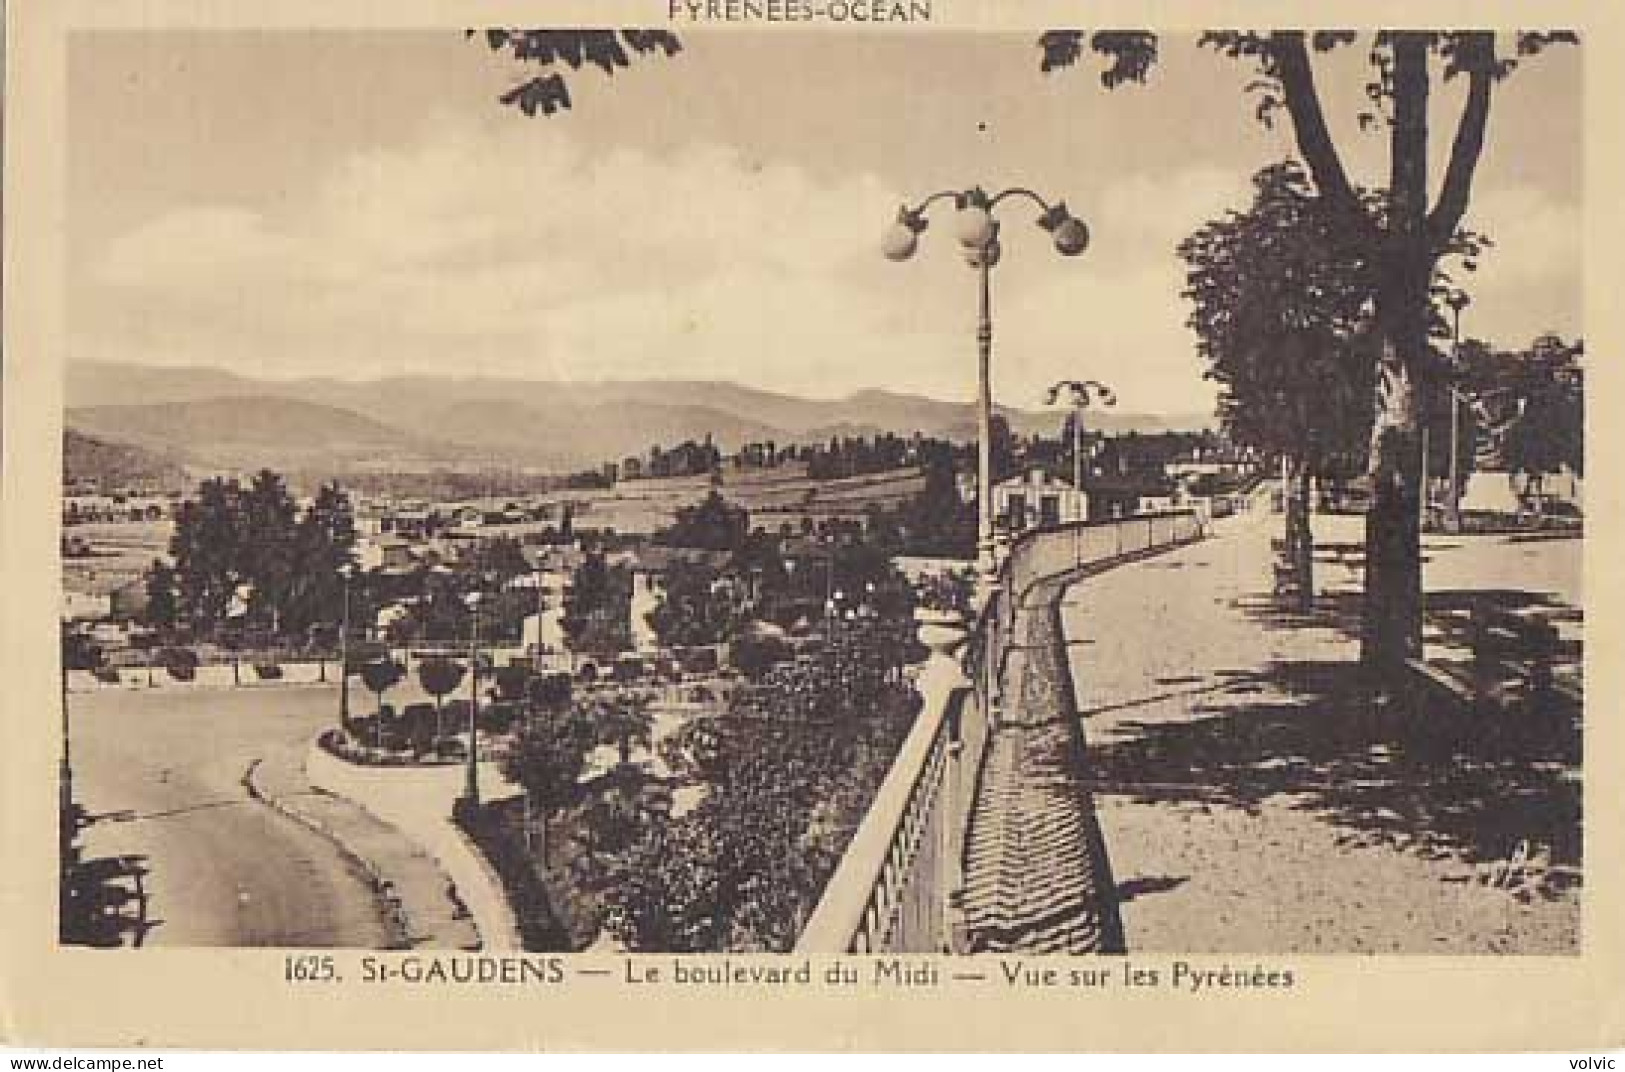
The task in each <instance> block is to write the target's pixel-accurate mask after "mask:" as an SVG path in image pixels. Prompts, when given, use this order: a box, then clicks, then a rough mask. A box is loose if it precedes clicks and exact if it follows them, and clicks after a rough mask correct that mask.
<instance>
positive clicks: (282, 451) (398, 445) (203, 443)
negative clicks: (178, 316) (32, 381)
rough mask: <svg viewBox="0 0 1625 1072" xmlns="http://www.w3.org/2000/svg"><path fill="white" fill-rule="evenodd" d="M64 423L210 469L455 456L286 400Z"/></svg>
mask: <svg viewBox="0 0 1625 1072" xmlns="http://www.w3.org/2000/svg"><path fill="white" fill-rule="evenodd" d="M64 420H65V424H66V426H67V427H68V428H69V429H71V430H74V431H77V432H81V433H84V434H86V435H89V436H92V437H95V438H97V439H102V440H115V441H120V442H123V443H128V444H133V445H135V446H137V447H143V448H146V449H147V450H149V451H154V452H158V453H160V454H167V455H170V456H173V457H178V458H181V459H184V460H185V461H186V462H188V463H189V464H192V465H197V466H200V467H205V468H225V469H253V468H258V467H260V466H266V465H268V466H271V467H273V468H278V469H294V468H299V467H301V466H303V465H308V464H311V463H315V462H320V463H325V464H329V465H336V464H341V463H343V464H350V465H370V464H378V463H383V462H389V463H400V464H405V463H409V462H422V463H428V462H434V461H439V462H451V461H455V460H456V459H457V458H458V457H459V452H458V451H456V450H455V449H454V448H452V447H450V446H449V445H447V444H444V443H439V442H436V441H433V440H430V439H428V438H427V437H421V436H416V435H413V434H411V433H409V432H405V431H402V430H400V429H396V428H390V427H388V426H386V425H383V424H380V423H379V422H377V421H373V420H370V419H368V418H366V417H363V416H361V415H359V414H356V413H352V412H350V411H348V410H344V409H339V408H337V407H334V406H322V405H316V404H314V403H309V402H300V401H296V400H292V399H285V398H267V397H238V398H206V399H197V400H192V401H185V402H154V403H149V404H138V405H105V406H86V407H82V408H74V409H69V410H68V412H67V414H66V416H65V419H64Z"/></svg>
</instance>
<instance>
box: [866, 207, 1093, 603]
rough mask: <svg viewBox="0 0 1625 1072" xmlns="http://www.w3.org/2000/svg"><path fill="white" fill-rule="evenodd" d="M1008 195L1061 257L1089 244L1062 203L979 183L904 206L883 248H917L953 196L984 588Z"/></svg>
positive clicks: (989, 566) (993, 568)
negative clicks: (969, 354) (972, 340)
mask: <svg viewBox="0 0 1625 1072" xmlns="http://www.w3.org/2000/svg"><path fill="white" fill-rule="evenodd" d="M1010 198H1024V199H1026V200H1028V201H1031V202H1033V203H1034V204H1036V205H1037V206H1038V207H1039V209H1040V210H1041V214H1040V215H1039V217H1038V220H1037V222H1038V226H1039V227H1040V228H1042V229H1043V230H1045V231H1047V232H1049V234H1050V236H1051V240H1052V241H1053V242H1054V244H1055V250H1056V252H1057V253H1059V254H1061V256H1063V257H1076V256H1077V255H1078V254H1080V253H1082V252H1083V251H1084V249H1086V248H1087V247H1088V245H1089V228H1088V227H1086V226H1085V225H1084V223H1083V221H1082V220H1080V219H1078V218H1077V217H1076V216H1074V215H1072V213H1071V212H1070V211H1069V210H1068V209H1067V207H1066V204H1065V202H1061V201H1057V202H1055V203H1054V204H1053V205H1052V204H1050V203H1049V202H1048V201H1046V200H1044V198H1042V197H1040V196H1039V195H1038V194H1036V193H1034V192H1033V191H1031V190H1027V189H1024V188H1021V187H1011V188H1009V189H1007V190H1001V191H1000V192H999V193H997V194H994V195H992V196H989V195H988V194H987V192H986V191H984V190H983V189H982V188H981V187H980V186H976V187H972V188H971V189H969V190H943V191H940V192H938V193H934V194H932V195H931V196H930V197H927V198H926V199H925V200H923V201H921V202H920V203H919V204H917V205H914V206H912V207H911V206H909V205H904V206H903V207H902V208H900V209H899V210H898V212H897V220H896V222H895V223H894V224H893V225H892V227H891V229H890V230H889V231H888V232H887V233H886V236H885V239H884V241H883V242H882V244H881V251H882V252H883V253H885V255H886V257H887V258H888V259H890V260H894V261H905V260H907V259H908V258H910V257H912V256H913V255H914V251H915V250H916V249H917V248H918V247H919V238H920V235H921V234H922V233H924V231H925V229H926V212H927V210H929V209H930V208H931V206H933V205H935V204H937V203H939V202H942V201H949V200H951V201H953V203H954V208H955V209H956V210H957V215H956V216H955V218H954V228H953V230H954V236H955V237H956V238H958V239H959V244H960V246H961V247H962V249H963V251H964V254H965V259H966V260H967V261H968V262H969V264H970V266H971V267H972V268H974V269H976V272H977V277H978V284H979V286H978V289H977V318H976V343H977V365H976V373H977V375H976V434H977V458H976V467H977V493H976V499H977V501H976V511H977V520H976V544H977V570H978V572H979V573H980V574H981V579H982V584H983V591H984V593H985V592H986V591H988V590H990V589H991V586H992V583H993V579H994V577H995V575H996V573H997V571H998V563H997V561H996V559H995V551H994V542H993V391H992V384H991V380H990V375H989V372H990V370H989V366H990V364H991V361H992V357H993V320H992V315H991V311H990V304H991V303H990V289H991V288H990V282H991V275H992V270H993V266H994V265H995V264H997V263H998V262H999V256H1000V254H1001V253H1002V252H1003V247H1002V246H1001V245H1000V243H999V221H998V219H997V218H996V209H997V208H998V206H999V205H1000V204H1001V203H1003V202H1004V201H1006V200H1008V199H1010Z"/></svg>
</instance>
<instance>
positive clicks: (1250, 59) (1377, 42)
mask: <svg viewBox="0 0 1625 1072" xmlns="http://www.w3.org/2000/svg"><path fill="white" fill-rule="evenodd" d="M1142 38H1143V35H1126V38H1120V37H1113V36H1110V35H1105V34H1096V35H1094V36H1093V37H1090V38H1089V39H1088V44H1089V47H1090V48H1091V49H1092V50H1093V51H1095V52H1097V53H1099V54H1101V55H1103V56H1106V57H1107V58H1109V59H1110V60H1112V61H1113V63H1114V68H1113V69H1115V67H1116V66H1121V67H1122V68H1123V70H1124V71H1125V72H1127V74H1128V76H1129V77H1128V78H1124V77H1115V78H1113V79H1108V80H1107V81H1108V85H1115V84H1120V83H1121V82H1123V81H1125V80H1132V78H1133V76H1134V75H1139V76H1141V77H1142V78H1143V75H1144V73H1145V71H1146V69H1147V68H1148V66H1149V63H1150V59H1151V58H1154V56H1155V52H1154V50H1150V51H1149V52H1148V49H1147V47H1146V44H1145V42H1144V40H1143V39H1142ZM1358 39H1359V38H1358V35H1357V34H1355V33H1354V32H1352V31H1347V30H1322V31H1317V32H1313V33H1310V32H1306V31H1302V30H1277V31H1272V32H1267V33H1264V32H1255V31H1244V30H1223V31H1213V32H1209V33H1205V34H1203V35H1202V36H1201V38H1200V45H1201V46H1202V47H1204V48H1210V49H1213V50H1215V51H1217V52H1218V53H1220V54H1221V55H1224V56H1227V57H1229V58H1231V59H1234V60H1237V61H1240V62H1244V63H1251V64H1252V65H1254V68H1255V70H1256V72H1257V75H1258V77H1257V78H1255V79H1254V81H1253V82H1252V83H1251V84H1250V85H1249V87H1248V88H1249V91H1250V92H1251V93H1252V94H1253V95H1254V97H1255V99H1256V113H1257V115H1258V118H1259V120H1260V121H1261V122H1264V123H1270V122H1273V120H1274V117H1275V116H1276V115H1277V114H1278V113H1279V112H1281V111H1285V112H1286V113H1287V115H1288V116H1289V118H1290V119H1291V123H1292V131H1293V134H1294V137H1295V141H1296V144H1297V149H1298V152H1299V154H1300V156H1301V157H1302V160H1303V163H1304V165H1305V166H1306V167H1307V168H1308V170H1309V174H1310V176H1311V177H1312V179H1313V182H1314V187H1315V190H1316V194H1317V197H1318V200H1319V201H1320V203H1321V206H1322V210H1323V211H1324V212H1325V213H1326V214H1327V216H1328V217H1329V218H1330V219H1332V220H1334V221H1335V226H1336V227H1337V229H1338V230H1339V231H1340V233H1341V235H1342V236H1344V237H1346V239H1347V241H1348V242H1349V243H1350V244H1351V246H1352V247H1353V248H1354V249H1356V250H1358V251H1359V255H1360V256H1362V257H1363V258H1365V259H1367V260H1368V261H1369V263H1370V265H1371V267H1372V271H1373V276H1372V279H1373V288H1374V289H1373V316H1374V325H1375V332H1374V336H1375V338H1376V340H1377V342H1378V346H1377V347H1375V348H1374V368H1375V374H1374V376H1373V380H1372V382H1373V388H1372V391H1373V405H1372V431H1371V436H1370V440H1369V443H1368V447H1367V459H1366V471H1367V474H1368V476H1369V479H1370V483H1371V493H1372V498H1371V507H1370V509H1369V510H1368V512H1367V517H1366V548H1365V551H1366V554H1365V561H1366V572H1365V600H1364V621H1363V626H1362V646H1361V654H1362V658H1363V660H1364V661H1365V663H1366V665H1367V666H1368V667H1369V668H1372V669H1374V670H1379V671H1387V670H1392V669H1394V668H1395V667H1396V666H1397V664H1398V663H1399V662H1401V661H1402V660H1404V659H1406V658H1410V657H1413V656H1415V655H1416V654H1418V653H1419V652H1420V650H1421V637H1422V627H1421V622H1422V580H1421V531H1420V527H1419V507H1420V501H1419V497H1420V494H1421V485H1422V481H1421V473H1420V469H1421V462H1420V452H1419V450H1418V442H1417V440H1418V438H1419V429H1420V422H1421V418H1422V415H1423V413H1424V412H1425V410H1426V405H1427V400H1426V398H1424V397H1422V396H1421V394H1420V391H1419V388H1418V381H1419V380H1420V379H1421V378H1422V377H1423V376H1425V375H1426V371H1425V368H1424V366H1426V365H1427V364H1428V362H1429V358H1430V352H1431V351H1430V345H1429V335H1430V332H1431V330H1432V328H1433V326H1434V324H1435V320H1434V317H1433V315H1432V303H1431V298H1432V287H1433V285H1434V280H1435V270H1436V267H1437V265H1438V262H1439V259H1440V258H1441V257H1442V256H1444V255H1445V254H1446V253H1447V252H1449V251H1450V249H1451V247H1452V245H1453V244H1454V242H1455V241H1456V236H1457V232H1458V229H1459V228H1460V226H1461V223H1462V219H1463V216H1464V215H1465V213H1466V211H1467V207H1468V203H1469V201H1470V199H1471V195H1472V185H1473V177H1474V174H1475V172H1476V171H1477V168H1478V162H1479V158H1480V156H1481V154H1482V152H1483V148H1484V140H1485V132H1486V129H1487V124H1488V119H1489V113H1490V102H1491V94H1492V91H1493V89H1494V87H1495V86H1496V85H1497V84H1498V83H1499V82H1501V81H1502V80H1503V79H1504V78H1506V77H1507V76H1508V75H1509V74H1510V73H1511V72H1512V71H1513V70H1514V69H1516V67H1517V66H1518V65H1519V64H1520V63H1521V62H1522V61H1523V60H1525V59H1527V58H1528V57H1531V56H1534V55H1537V54H1539V53H1540V52H1542V51H1544V50H1545V49H1547V48H1549V47H1550V46H1552V45H1554V44H1574V43H1577V41H1578V38H1577V36H1576V35H1575V34H1574V33H1572V32H1568V31H1545V32H1520V33H1516V34H1514V35H1512V37H1511V40H1512V49H1511V51H1510V53H1509V52H1507V51H1506V50H1505V48H1504V41H1503V40H1502V39H1501V38H1499V37H1498V35H1497V34H1496V33H1494V32H1493V31H1459V32H1437V31H1427V30H1388V31H1382V32H1379V33H1376V34H1374V35H1372V36H1371V38H1370V40H1369V46H1368V52H1367V59H1368V61H1369V64H1370V70H1371V74H1370V76H1369V78H1368V81H1367V82H1366V85H1365V94H1366V99H1367V102H1368V107H1367V109H1366V110H1365V111H1364V112H1362V114H1361V115H1360V120H1361V123H1362V125H1363V126H1366V127H1368V128H1374V129H1380V130H1385V131H1386V132H1387V134H1388V138H1389V153H1388V165H1389V173H1388V178H1387V183H1386V185H1385V187H1384V188H1383V190H1382V197H1381V198H1379V199H1375V200H1373V199H1370V198H1367V197H1364V196H1362V195H1361V193H1360V192H1359V190H1358V189H1357V187H1356V186H1355V185H1354V183H1353V182H1352V181H1351V180H1350V178H1349V175H1348V172H1347V171H1346V170H1345V168H1344V164H1343V160H1342V156H1341V153H1340V152H1339V149H1338V146H1337V144H1336V142H1335V140H1334V139H1333V137H1332V133H1331V128H1330V126H1329V125H1328V123H1327V121H1326V115H1325V112H1324V110H1323V107H1322V102H1321V97H1320V93H1319V90H1318V87H1317V85H1316V78H1315V69H1314V62H1313V59H1312V56H1313V54H1314V53H1317V52H1327V51H1330V50H1332V49H1335V48H1339V47H1344V46H1348V45H1351V44H1353V43H1355V42H1356V41H1357V40H1358ZM1083 41H1084V38H1083V34H1082V31H1076V30H1073V31H1061V32H1057V33H1050V34H1045V35H1044V36H1043V37H1042V38H1041V39H1040V41H1039V44H1040V47H1041V49H1042V50H1043V54H1044V60H1043V64H1042V66H1043V68H1044V69H1045V70H1050V69H1054V68H1056V67H1066V66H1070V65H1073V64H1076V63H1077V61H1078V59H1079V57H1080V56H1081V54H1082V51H1083ZM1435 65H1437V66H1438V67H1439V68H1440V73H1441V74H1442V77H1443V79H1444V80H1446V81H1450V80H1452V79H1455V78H1466V79H1467V90H1466V93H1465V95H1464V101H1463V104H1462V107H1461V112H1460V114H1459V116H1458V117H1457V121H1456V124H1455V131H1454V135H1453V137H1452V139H1451V142H1450V148H1449V152H1448V155H1447V157H1446V163H1445V167H1444V172H1443V175H1442V178H1441V179H1440V181H1439V183H1438V186H1437V194H1436V196H1432V197H1431V198H1430V195H1431V194H1432V193H1433V191H1432V189H1431V188H1430V184H1429V181H1428V164H1429V142H1430V130H1429V111H1428V100H1429V92H1430V84H1431V80H1432V77H1433V72H1432V70H1431V68H1432V67H1433V66H1435Z"/></svg>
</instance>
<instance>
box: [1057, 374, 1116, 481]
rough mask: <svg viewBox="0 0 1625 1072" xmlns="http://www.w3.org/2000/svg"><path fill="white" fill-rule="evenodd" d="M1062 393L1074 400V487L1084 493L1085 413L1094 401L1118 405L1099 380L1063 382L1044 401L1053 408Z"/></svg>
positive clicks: (1107, 404) (1105, 404) (1104, 404)
mask: <svg viewBox="0 0 1625 1072" xmlns="http://www.w3.org/2000/svg"><path fill="white" fill-rule="evenodd" d="M1062 393H1065V394H1067V395H1068V396H1069V397H1070V398H1071V400H1072V486H1073V487H1074V488H1076V489H1077V490H1078V491H1079V493H1081V492H1082V491H1083V411H1084V410H1085V409H1087V408H1088V407H1089V402H1090V400H1091V399H1093V400H1094V401H1096V402H1099V403H1100V404H1101V405H1103V406H1115V405H1117V396H1116V395H1115V394H1113V393H1112V389H1111V388H1110V387H1107V386H1106V385H1105V384H1103V383H1101V382H1100V381H1099V380H1061V381H1059V382H1057V383H1056V384H1055V385H1054V386H1052V387H1051V388H1050V389H1049V393H1048V394H1047V395H1045V396H1044V400H1045V401H1046V402H1047V403H1048V404H1049V405H1051V406H1053V405H1055V403H1056V402H1057V401H1059V399H1060V397H1061V395H1062Z"/></svg>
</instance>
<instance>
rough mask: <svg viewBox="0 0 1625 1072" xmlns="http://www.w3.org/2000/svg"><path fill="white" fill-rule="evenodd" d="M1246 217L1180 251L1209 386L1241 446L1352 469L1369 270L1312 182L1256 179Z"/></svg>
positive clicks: (1366, 381)
mask: <svg viewBox="0 0 1625 1072" xmlns="http://www.w3.org/2000/svg"><path fill="white" fill-rule="evenodd" d="M1253 188H1254V196H1253V202H1252V204H1251V206H1249V207H1248V208H1247V209H1246V210H1245V211H1241V212H1234V211H1233V212H1230V213H1228V214H1227V215H1225V216H1224V217H1223V218H1221V219H1216V220H1213V221H1211V222H1209V223H1207V224H1205V225H1204V226H1203V227H1202V228H1201V229H1199V230H1198V231H1196V233H1194V234H1192V235H1191V236H1190V237H1189V238H1187V239H1186V240H1185V241H1184V242H1182V243H1181V244H1180V246H1179V253H1180V256H1181V257H1182V258H1184V260H1185V262H1186V263H1187V265H1188V266H1189V268H1188V272H1187V275H1186V286H1185V291H1184V295H1185V297H1186V298H1187V299H1188V300H1189V301H1190V303H1191V314H1190V317H1189V319H1188V321H1187V323H1188V324H1189V325H1190V327H1191V329H1192V330H1193V331H1194V332H1195V333H1196V338H1197V351H1198V352H1199V353H1200V354H1201V355H1202V357H1203V358H1204V359H1205V360H1206V361H1207V363H1208V367H1207V369H1206V371H1205V373H1204V374H1205V376H1206V377H1207V378H1208V379H1210V380H1214V381H1216V382H1217V383H1218V384H1219V386H1220V395H1219V412H1220V418H1221V420H1222V421H1223V424H1224V429H1225V431H1226V433H1228V434H1229V436H1230V437H1231V438H1232V439H1233V440H1234V441H1235V442H1237V443H1239V444H1242V445H1245V446H1252V447H1256V448H1258V449H1259V450H1261V451H1265V452H1268V453H1271V454H1286V455H1289V456H1292V457H1295V458H1299V459H1302V460H1303V461H1304V462H1305V463H1306V464H1308V465H1309V466H1310V468H1311V470H1312V471H1316V472H1319V473H1322V474H1326V473H1328V472H1329V471H1333V470H1336V471H1339V472H1347V471H1350V470H1352V471H1359V470H1360V469H1363V467H1364V458H1363V456H1362V455H1363V448H1364V446H1365V443H1366V440H1367V439H1368V437H1369V435H1370V429H1371V403H1372V379H1373V376H1374V375H1375V367H1374V363H1373V361H1372V360H1371V354H1370V348H1371V339H1370V337H1369V331H1370V326H1371V323H1370V321H1371V293H1372V286H1373V280H1372V278H1371V265H1370V262H1369V260H1368V259H1367V258H1366V257H1365V256H1363V255H1362V251H1361V250H1360V249H1359V248H1358V247H1356V246H1351V245H1350V244H1349V243H1347V242H1345V241H1342V239H1341V234H1340V232H1339V231H1338V229H1337V227H1336V226H1335V222H1334V221H1333V220H1332V219H1331V218H1330V217H1329V216H1328V214H1327V213H1326V212H1325V211H1324V206H1323V205H1322V204H1321V202H1320V201H1319V200H1318V199H1317V198H1316V197H1315V195H1314V191H1313V189H1312V188H1311V186H1310V184H1309V180H1308V176H1307V175H1306V174H1305V173H1304V171H1303V169H1302V168H1301V167H1300V166H1298V165H1297V164H1296V163H1294V162H1291V161H1288V162H1285V163H1281V164H1276V165H1273V166H1271V167H1267V168H1265V169H1264V170H1262V171H1260V172H1259V173H1258V174H1257V175H1255V176H1254V177H1253Z"/></svg>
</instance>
